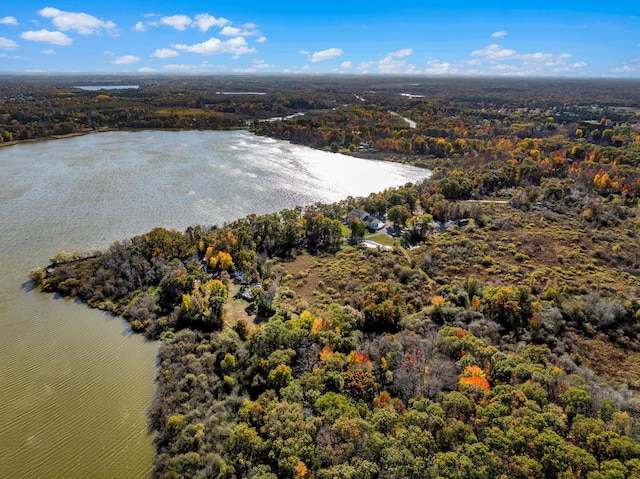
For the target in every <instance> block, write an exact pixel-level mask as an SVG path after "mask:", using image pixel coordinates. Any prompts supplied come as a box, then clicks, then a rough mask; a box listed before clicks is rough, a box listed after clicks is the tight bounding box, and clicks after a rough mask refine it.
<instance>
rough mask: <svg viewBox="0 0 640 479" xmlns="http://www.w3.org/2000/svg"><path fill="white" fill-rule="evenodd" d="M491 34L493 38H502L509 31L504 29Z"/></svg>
mask: <svg viewBox="0 0 640 479" xmlns="http://www.w3.org/2000/svg"><path fill="white" fill-rule="evenodd" d="M491 36H492V37H493V38H502V37H506V36H507V32H505V31H504V30H500V31H499V32H493V33H492V34H491Z"/></svg>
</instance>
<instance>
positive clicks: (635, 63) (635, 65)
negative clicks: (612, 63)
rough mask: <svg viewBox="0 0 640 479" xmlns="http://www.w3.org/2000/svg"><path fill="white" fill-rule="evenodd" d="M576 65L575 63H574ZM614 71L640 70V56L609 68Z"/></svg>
mask: <svg viewBox="0 0 640 479" xmlns="http://www.w3.org/2000/svg"><path fill="white" fill-rule="evenodd" d="M574 65H575V64H574ZM609 71H610V72H612V73H635V72H640V58H636V59H634V60H631V61H630V62H627V63H625V64H624V65H622V66H620V67H616V68H611V69H610V70H609Z"/></svg>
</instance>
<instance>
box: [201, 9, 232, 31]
mask: <svg viewBox="0 0 640 479" xmlns="http://www.w3.org/2000/svg"><path fill="white" fill-rule="evenodd" d="M194 23H195V25H196V26H197V27H198V28H199V29H200V30H202V31H203V32H206V31H207V30H209V29H210V28H211V27H224V26H225V25H228V24H229V23H231V21H230V20H227V19H226V18H222V17H220V18H216V17H212V16H211V15H209V14H208V13H199V14H198V15H196V16H195V21H194Z"/></svg>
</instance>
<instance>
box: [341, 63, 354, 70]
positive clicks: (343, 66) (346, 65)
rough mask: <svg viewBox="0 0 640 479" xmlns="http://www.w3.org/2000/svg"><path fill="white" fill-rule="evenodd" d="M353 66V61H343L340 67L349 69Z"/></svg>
mask: <svg viewBox="0 0 640 479" xmlns="http://www.w3.org/2000/svg"><path fill="white" fill-rule="evenodd" d="M352 66H353V65H352V63H351V62H342V63H341V64H340V68H345V69H347V68H351V67H352Z"/></svg>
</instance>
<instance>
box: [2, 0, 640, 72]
mask: <svg viewBox="0 0 640 479" xmlns="http://www.w3.org/2000/svg"><path fill="white" fill-rule="evenodd" d="M274 3H275V4H274ZM0 72H52V73H54V72H87V73H100V72H110V73H113V72H129V73H138V72H149V73H153V72H157V73H180V72H183V73H249V72H255V73H303V74H304V73H307V74H313V73H347V74H407V73H409V74H421V75H455V76H459V75H483V76H484V75H495V76H502V75H508V76H567V77H621V78H640V2H638V1H637V0H622V1H618V2H601V1H599V2H591V1H589V0H582V1H561V0H557V1H554V2H550V1H546V0H541V1H538V2H534V1H528V0H523V1H520V2H506V1H488V2H477V1H474V2H470V1H466V0H459V1H456V2H452V4H451V5H449V4H446V3H445V2H441V1H439V2H432V1H429V0H424V1H414V0H404V1H402V0H401V1H395V2H394V1H391V0H389V1H385V2H379V1H376V0H370V1H361V0H353V1H349V0H342V1H334V0H327V1H313V0H306V1H305V0H298V1H290V0H286V1H280V2H267V1H264V0H263V1H260V2H258V1H254V0H244V1H241V0H237V1H234V2H231V1H226V2H218V1H201V0H196V1H189V2H184V3H182V2H175V1H166V0H159V1H148V0H110V1H108V2H78V1H52V2H47V3H41V2H39V1H33V0H29V1H26V0H16V1H9V0H5V1H4V2H3V7H2V8H1V9H0Z"/></svg>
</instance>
